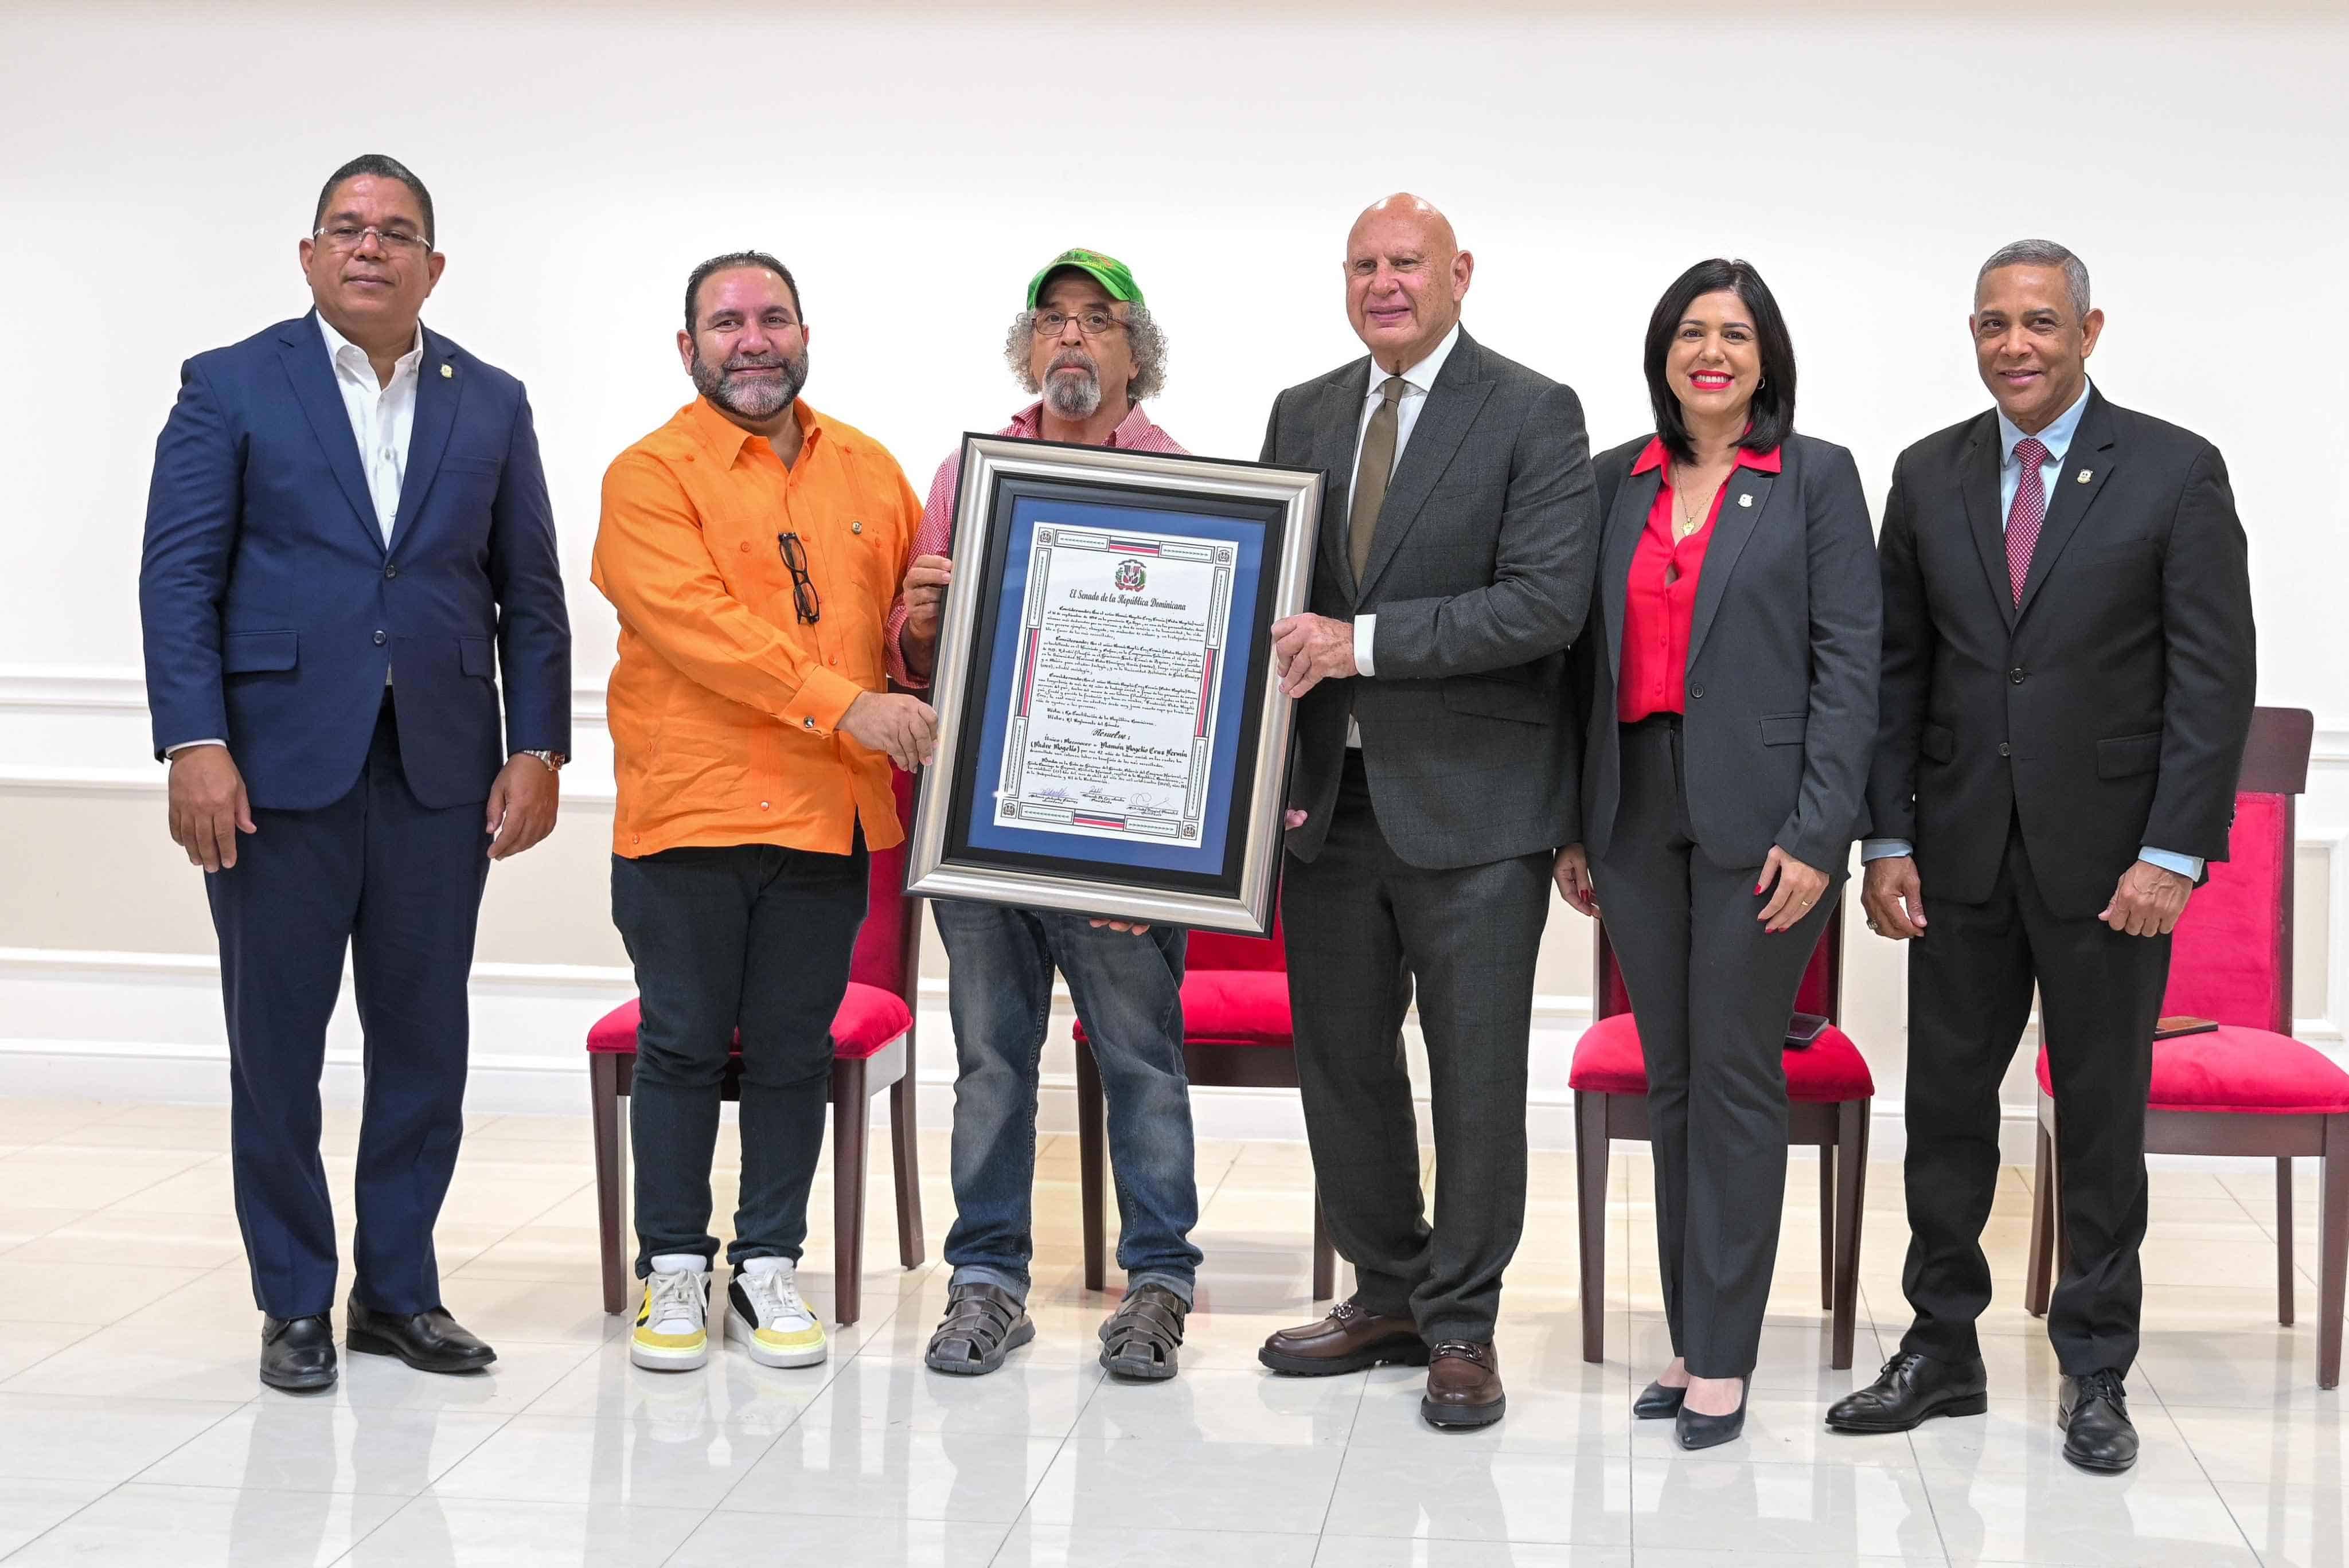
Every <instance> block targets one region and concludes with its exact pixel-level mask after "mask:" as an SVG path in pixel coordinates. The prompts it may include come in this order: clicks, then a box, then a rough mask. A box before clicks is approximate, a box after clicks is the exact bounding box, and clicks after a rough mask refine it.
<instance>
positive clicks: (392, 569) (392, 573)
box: [383, 566, 399, 577]
mask: <svg viewBox="0 0 2349 1568" xmlns="http://www.w3.org/2000/svg"><path fill="white" fill-rule="evenodd" d="M383 574H384V575H385V576H386V577H397V576H398V575H399V568H398V567H397V566H386V567H385V568H384V569H383Z"/></svg>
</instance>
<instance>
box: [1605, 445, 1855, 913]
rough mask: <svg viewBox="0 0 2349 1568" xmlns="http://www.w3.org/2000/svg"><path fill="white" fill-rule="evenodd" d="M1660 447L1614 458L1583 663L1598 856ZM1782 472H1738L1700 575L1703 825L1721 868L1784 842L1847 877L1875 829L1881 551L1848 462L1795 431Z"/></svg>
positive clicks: (1689, 726) (1692, 779)
mask: <svg viewBox="0 0 2349 1568" xmlns="http://www.w3.org/2000/svg"><path fill="white" fill-rule="evenodd" d="M1649 439H1650V438H1649V437H1646V436H1642V437H1640V438H1639V439H1638V440H1636V441H1630V442H1626V443H1625V444H1624V445H1622V446H1619V447H1618V448H1616V449H1614V450H1613V451H1610V452H1607V453H1605V454H1603V455H1602V456H1600V458H1599V460H1598V463H1597V469H1598V474H1599V499H1600V503H1601V505H1602V507H1603V508H1604V511H1605V516H1606V519H1607V523H1606V533H1605V536H1604V542H1602V544H1601V545H1600V550H1599V593H1598V595H1597V597H1596V599H1595V601H1594V603H1593V605H1592V608H1591V614H1590V626H1589V629H1588V632H1587V633H1586V634H1585V635H1584V636H1583V639H1582V641H1581V642H1580V643H1579V644H1578V645H1576V648H1575V656H1574V673H1575V677H1576V678H1575V689H1576V695H1577V706H1578V711H1579V717H1580V720H1581V722H1582V725H1583V748H1582V788H1581V790H1580V797H1579V798H1580V807H1581V810H1580V820H1579V822H1578V824H1577V830H1578V836H1579V838H1580V841H1581V842H1582V843H1583V845H1584V847H1585V848H1586V849H1588V851H1589V852H1590V854H1591V856H1592V858H1594V859H1596V858H1598V857H1599V856H1600V855H1603V854H1605V853H1606V852H1607V849H1608V846H1609V843H1610V842H1611V841H1612V839H1613V835H1614V829H1615V817H1616V811H1617V809H1618V807H1619V804H1620V800H1621V789H1622V774H1621V745H1620V738H1619V730H1618V727H1617V723H1616V718H1615V711H1616V700H1617V699H1616V689H1617V682H1618V680H1619V678H1620V676H1621V672H1622V667H1623V619H1624V602H1625V600H1626V599H1627V598H1628V597H1629V593H1630V576H1631V557H1632V555H1633V553H1634V552H1636V550H1637V549H1638V547H1639V543H1640V534H1641V533H1642V532H1643V531H1645V530H1646V528H1647V524H1648V512H1649V510H1650V509H1651V508H1652V507H1653V506H1654V505H1655V502H1656V492H1657V491H1658V490H1661V489H1662V488H1663V474H1662V471H1661V469H1650V470H1649V471H1648V472H1646V473H1643V474H1639V475H1636V476H1635V475H1633V474H1632V472H1631V465H1632V464H1633V463H1635V462H1637V461H1638V460H1639V457H1640V453H1641V452H1642V451H1644V450H1646V449H1647V446H1648V442H1649ZM1779 462H1780V465H1781V469H1780V472H1779V473H1778V474H1776V475H1775V476H1773V475H1770V474H1765V473H1757V472H1755V471H1754V470H1753V469H1735V470H1733V472H1732V473H1731V474H1730V476H1729V481H1728V484H1727V486H1726V488H1725V490H1724V493H1723V497H1722V503H1721V511H1720V515H1719V517H1718V519H1717V521H1715V522H1714V523H1713V542H1712V543H1711V544H1709V545H1708V546H1707V547H1706V549H1705V552H1704V568H1703V573H1702V575H1701V576H1700V577H1699V578H1698V579H1697V591H1696V607H1695V614H1694V616H1693V617H1692V622H1691V625H1690V636H1689V655H1688V688H1687V689H1688V701H1687V713H1686V717H1685V719H1684V721H1683V728H1682V748H1683V755H1684V756H1685V757H1686V759H1687V767H1688V778H1687V784H1686V788H1687V792H1688V810H1689V820H1690V825H1691V827H1692V829H1693V830H1694V832H1695V834H1696V842H1697V847H1698V848H1699V849H1701V850H1702V851H1704V854H1705V858H1706V859H1708V860H1710V861H1713V863H1714V864H1716V865H1720V866H1723V867H1728V868H1732V869H1735V868H1741V867H1744V866H1758V865H1760V864H1761V863H1762V862H1763V861H1764V860H1767V859H1768V858H1769V854H1770V849H1771V846H1772V845H1774V844H1775V845H1777V846H1778V847H1780V848H1782V849H1784V850H1785V851H1786V852H1787V853H1788V854H1790V855H1793V856H1794V857H1795V859H1796V860H1798V861H1802V862H1803V863H1804V864H1806V865H1808V866H1811V867H1814V868H1816V869H1817V870H1819V871H1823V872H1826V873H1827V874H1828V875H1829V876H1830V877H1837V876H1840V875H1842V874H1843V871H1844V867H1845V865H1846V863H1847V861H1849V859H1850V858H1851V844H1852V841H1853V840H1854V839H1856V838H1857V837H1858V836H1859V835H1860V834H1861V833H1862V832H1864V831H1866V830H1867V819H1866V815H1865V808H1864V805H1863V799H1862V797H1863V792H1864V789H1865V786H1866V784H1867V779H1868V754H1869V748H1870V747H1871V746H1872V744H1873V743H1874V740H1875V738H1876V686H1877V652H1878V640H1879V636H1880V630H1879V622H1880V615H1879V609H1880V600H1879V595H1878V583H1877V571H1876V541H1875V537H1874V535H1873V533H1872V532H1871V531H1870V530H1869V526H1868V497H1867V494H1866V492H1865V491H1863V490H1861V488H1860V483H1859V470H1858V469H1857V467H1856V466H1854V464H1853V462H1852V460H1851V454H1850V453H1849V452H1847V451H1846V450H1845V449H1843V448H1841V447H1838V446H1835V445H1833V444H1832V443H1830V442H1826V441H1820V440H1815V439H1813V438H1810V437H1808V436H1789V437H1788V438H1786V442H1785V446H1783V447H1782V448H1780V449H1779ZM1749 497H1750V498H1751V504H1748V502H1747V498H1749Z"/></svg>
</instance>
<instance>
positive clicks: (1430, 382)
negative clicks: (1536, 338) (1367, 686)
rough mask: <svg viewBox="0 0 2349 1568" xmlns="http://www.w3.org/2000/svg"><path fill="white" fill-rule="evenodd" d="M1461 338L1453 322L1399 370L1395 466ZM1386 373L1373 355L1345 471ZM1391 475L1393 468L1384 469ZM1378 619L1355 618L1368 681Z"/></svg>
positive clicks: (1353, 729)
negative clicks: (1436, 340)
mask: <svg viewBox="0 0 2349 1568" xmlns="http://www.w3.org/2000/svg"><path fill="white" fill-rule="evenodd" d="M1459 341H1460V324H1459V323H1458V322H1456V321H1455V322H1454V323H1453V324H1452V330H1451V331H1450V332H1447V333H1445V334H1444V341H1443V342H1441V343H1439V344H1437V345H1436V346H1434V347H1433V348H1432V349H1430V350H1429V351H1428V355H1427V357H1426V358H1424V359H1423V360H1421V361H1420V362H1419V363H1418V364H1416V365H1414V366H1411V367H1410V368H1409V369H1407V370H1405V371H1404V372H1403V373H1402V399H1401V400H1400V401H1398V402H1397V403H1396V404H1395V449H1394V460H1395V467H1397V468H1399V467H1401V466H1402V449H1403V448H1405V447H1406V446H1408V445H1410V444H1411V432H1412V428H1413V426H1415V425H1417V424H1418V423H1419V411H1420V410H1421V409H1422V408H1423V407H1426V406H1427V394H1428V391H1429V389H1430V388H1432V387H1434V385H1435V377H1437V376H1438V375H1439V374H1441V373H1442V371H1443V369H1444V361H1445V360H1447V359H1449V358H1451V357H1452V348H1453V346H1454V344H1456V343H1458V342H1459ZM1386 379H1387V373H1386V371H1384V370H1383V369H1381V368H1380V366H1379V362H1378V360H1377V359H1376V358H1373V359H1372V360H1371V370H1370V385H1369V386H1368V387H1365V388H1364V389H1363V392H1362V416H1361V420H1360V421H1359V422H1358V423H1357V424H1356V425H1355V427H1354V461H1353V466H1352V467H1351V468H1350V469H1348V470H1347V471H1348V472H1349V473H1351V474H1360V473H1361V466H1362V442H1363V441H1364V440H1365V439H1366V438H1368V437H1369V436H1370V433H1371V415H1373V414H1375V413H1377V412H1378V411H1379V405H1380V403H1381V402H1382V401H1384V400H1385V397H1386V394H1385V393H1383V392H1381V390H1380V388H1381V387H1384V386H1385V385H1386ZM1387 474H1388V476H1389V477H1390V478H1392V476H1393V474H1394V468H1390V469H1387ZM1378 629H1379V618H1378V616H1377V615H1376V614H1369V615H1356V616H1355V617H1354V672H1355V674H1356V675H1358V676H1361V677H1362V678H1363V679H1365V680H1367V679H1369V678H1371V676H1375V675H1377V674H1378V671H1377V670H1375V669H1373V668H1372V667H1371V645H1372V644H1373V643H1374V642H1375V641H1376V640H1377V637H1378ZM1346 744H1347V745H1349V746H1351V747H1355V748H1360V747H1361V744H1362V731H1361V727H1359V726H1358V725H1356V724H1355V723H1354V721H1353V719H1352V717H1348V718H1347V720H1346Z"/></svg>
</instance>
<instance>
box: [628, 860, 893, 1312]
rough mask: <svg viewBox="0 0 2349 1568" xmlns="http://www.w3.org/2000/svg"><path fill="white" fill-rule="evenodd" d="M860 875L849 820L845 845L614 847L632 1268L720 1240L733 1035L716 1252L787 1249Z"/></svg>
mask: <svg viewBox="0 0 2349 1568" xmlns="http://www.w3.org/2000/svg"><path fill="white" fill-rule="evenodd" d="M866 875H867V866H866V857H865V851H864V838H863V836H862V834H861V833H860V834H859V836H858V837H857V839H856V841H855V844H854V848H853V849H852V850H851V851H850V852H849V853H847V854H844V855H828V854H823V853H819V852H816V851H809V850H787V849H783V848H781V847H779V846H776V845H772V844H730V845H725V846H721V847H719V848H714V849H678V850H665V851H661V852H660V853H658V854H654V855H645V856H642V857H639V858H636V859H633V860H632V859H628V858H626V857H625V856H620V855H615V856H613V857H612V921H613V923H614V924H616V925H617V926H618V927H619V928H620V939H621V940H622V941H623V942H624V943H626V944H627V949H628V958H629V961H630V962H631V963H633V964H634V965H636V993H637V995H639V996H640V997H641V998H642V1004H641V1006H642V1017H641V1021H640V1022H639V1023H638V1024H637V1026H636V1078H635V1081H634V1084H633V1087H632V1088H630V1090H629V1097H630V1101H631V1104H630V1108H629V1115H628V1130H629V1148H630V1150H631V1152H633V1153H634V1155H635V1156H636V1274H638V1276H639V1277H641V1276H642V1275H644V1274H648V1273H650V1272H651V1269H652V1260H653V1259H654V1258H655V1257H657V1256H660V1255H662V1254H663V1253H699V1254H700V1255H701V1257H702V1258H703V1259H705V1260H709V1259H714V1258H715V1257H716V1256H717V1255H718V1238H717V1237H715V1236H713V1235H711V1234H710V1233H709V1211H710V1197H709V1161H710V1157H711V1155H712V1153H713V1152H714V1151H715V1150H716V1148H717V1143H718V1107H719V1099H720V1089H721V1088H722V1086H723V1084H724V1082H725V1078H726V1067H727V1059H728V1057H729V1056H730V1054H731V1053H732V1051H733V1050H734V1048H735V1044H736V1041H737V1040H738V1038H739V1040H740V1047H741V1052H742V1081H741V1093H742V1127H741V1131H742V1179H741V1190H740V1195H739V1198H738V1201H737V1204H736V1208H735V1211H734V1242H733V1244H732V1245H731V1246H730V1247H729V1248H728V1249H727V1253H726V1261H727V1262H728V1263H730V1264H741V1263H742V1262H743V1261H744V1260H745V1259H748V1258H773V1257H781V1258H792V1259H794V1260H796V1259H797V1258H798V1257H799V1255H800V1249H801V1246H802V1243H805V1242H806V1240H807V1201H808V1189H809V1188H810V1187H811V1186H812V1185H813V1184H814V1181H815V1168H816V1161H817V1160H818V1158H819V1157H820V1156H821V1155H822V1153H823V1118H824V1110H825V1108H826V1106H827V1105H829V1104H830V1101H831V1092H832V1057H833V1050H832V1020H833V1015H834V1014H835V1013H837V1012H839V1011H840V1001H841V998H842V997H843V995H846V994H847V991H848V961H849V955H850V954H852V953H853V952H854V949H855V946H856V928H857V927H858V926H859V925H860V924H862V923H864V883H865V877H866Z"/></svg>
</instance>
